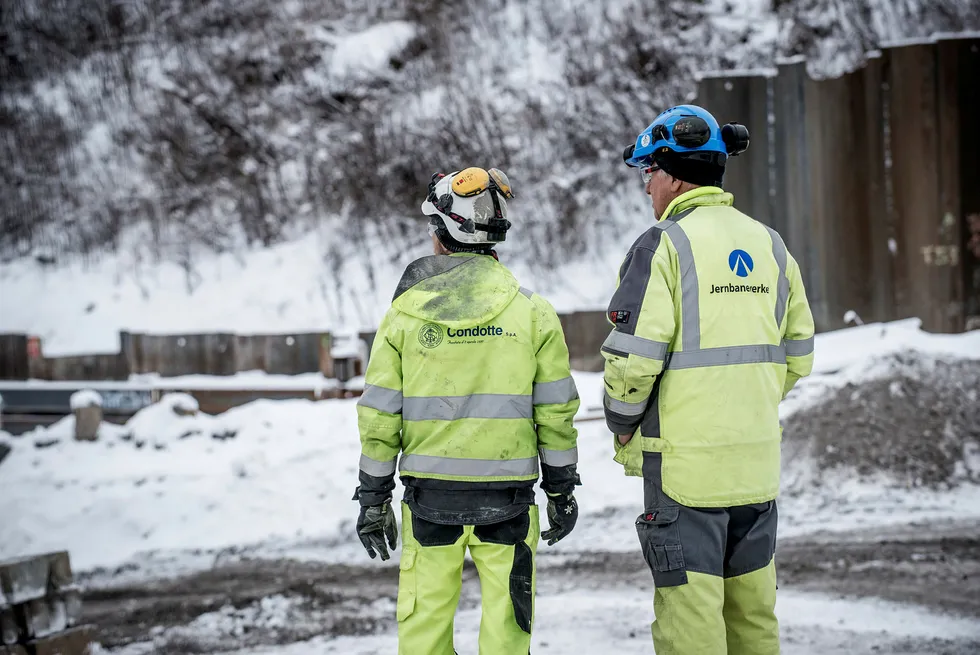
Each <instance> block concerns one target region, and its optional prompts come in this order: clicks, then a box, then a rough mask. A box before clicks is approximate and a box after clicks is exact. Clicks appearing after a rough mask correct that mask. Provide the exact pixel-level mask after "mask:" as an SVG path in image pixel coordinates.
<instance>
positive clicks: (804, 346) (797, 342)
mask: <svg viewBox="0 0 980 655" xmlns="http://www.w3.org/2000/svg"><path fill="white" fill-rule="evenodd" d="M783 344H784V345H785V346H786V356H787V357H805V356H806V355H810V354H813V337H810V338H809V339H786V340H785V341H784V342H783Z"/></svg>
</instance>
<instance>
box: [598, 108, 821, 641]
mask: <svg viewBox="0 0 980 655" xmlns="http://www.w3.org/2000/svg"><path fill="white" fill-rule="evenodd" d="M748 142H749V135H748V131H747V130H746V129H745V127H744V126H741V125H737V124H734V123H732V124H728V125H725V126H724V127H722V126H719V124H718V122H717V121H716V120H715V119H714V117H712V115H711V114H710V113H708V112H707V111H705V110H704V109H702V108H701V107H696V106H692V105H684V106H679V107H674V108H672V109H668V110H667V111H665V112H664V113H662V114H661V115H660V116H658V117H657V119H656V120H655V121H654V122H653V123H652V124H651V125H650V126H649V127H647V128H646V129H645V130H643V132H641V133H640V135H639V136H638V137H637V138H636V142H635V143H634V144H633V145H632V146H630V147H628V148H627V149H626V152H625V153H624V159H625V161H626V164H627V165H628V166H630V167H633V168H639V169H640V174H641V176H642V179H643V183H644V185H645V189H646V193H647V195H648V196H650V199H651V201H652V204H653V209H654V211H655V212H656V218H657V222H656V223H655V224H654V225H653V227H651V228H650V229H649V230H647V231H646V232H644V233H643V234H642V235H641V236H640V237H639V238H638V239H637V240H636V241H635V242H634V243H633V246H632V247H631V248H630V250H629V252H628V253H627V255H626V257H625V260H624V261H623V264H622V267H621V269H620V271H619V279H618V286H617V289H616V292H615V293H614V295H613V297H612V300H611V301H610V303H609V308H608V319H609V321H610V323H611V324H612V325H613V330H612V332H611V333H610V334H609V337H608V338H607V339H606V341H605V343H604V344H603V346H602V354H603V357H604V358H605V372H604V382H605V399H604V409H605V416H606V424H607V426H608V427H609V429H610V431H612V433H613V434H614V435H615V438H614V439H613V443H614V448H615V451H616V454H615V459H616V461H617V462H619V463H621V464H623V465H624V467H625V472H626V474H627V475H634V476H642V477H643V482H644V485H643V486H644V503H645V511H644V513H643V514H641V515H640V516H639V517H638V518H637V519H636V530H637V533H638V535H639V539H640V545H641V548H642V550H643V555H644V557H645V559H646V561H647V563H648V565H649V567H650V569H651V571H652V572H653V580H654V585H655V588H656V591H655V595H654V613H655V620H654V622H653V624H652V633H653V642H654V649H655V651H656V652H657V653H658V655H671V654H683V655H689V654H691V653H698V654H701V655H721V654H725V653H728V654H730V655H738V654H743V653H744V654H747V653H752V654H753V655H769V654H772V653H778V652H779V625H778V623H777V620H776V615H775V612H774V608H775V602H776V569H775V561H774V554H775V545H776V496H777V493H778V491H779V473H780V461H779V449H780V446H779V444H780V438H781V432H782V431H781V428H780V425H779V414H778V406H779V402H780V400H781V399H783V398H784V397H785V396H786V394H787V393H788V392H789V390H790V389H792V388H793V385H794V384H795V383H796V381H797V380H799V379H800V378H802V377H804V376H806V375H809V373H810V370H811V367H812V362H813V317H812V315H811V313H810V309H809V306H808V304H807V299H806V293H805V291H804V289H803V282H802V280H801V278H800V269H799V267H798V266H797V263H796V261H795V260H794V259H793V257H792V255H790V253H789V252H788V251H787V249H786V246H785V244H784V243H783V240H782V238H780V236H779V234H778V233H777V232H776V231H775V230H773V229H772V228H770V227H768V226H766V225H764V224H762V223H759V222H757V221H755V220H753V219H752V218H750V217H748V216H746V215H745V214H743V213H741V212H740V211H738V210H737V209H735V208H734V207H733V206H732V203H733V197H732V195H731V194H730V193H726V192H724V191H723V190H722V188H721V184H722V179H723V176H724V172H725V164H726V162H727V159H728V157H729V156H733V155H737V154H740V153H741V152H743V151H744V150H745V149H746V148H747V147H748Z"/></svg>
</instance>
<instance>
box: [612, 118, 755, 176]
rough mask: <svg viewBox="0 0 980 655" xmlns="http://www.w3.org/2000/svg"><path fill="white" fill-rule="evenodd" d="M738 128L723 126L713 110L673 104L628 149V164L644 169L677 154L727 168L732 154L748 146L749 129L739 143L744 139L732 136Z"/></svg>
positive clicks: (626, 159) (625, 153)
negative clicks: (659, 156)
mask: <svg viewBox="0 0 980 655" xmlns="http://www.w3.org/2000/svg"><path fill="white" fill-rule="evenodd" d="M737 127H738V128H741V129H742V130H745V128H744V127H742V126H737ZM735 129H736V128H735V126H734V124H732V125H726V126H725V127H724V128H722V127H721V126H720V125H719V124H718V121H717V120H715V117H714V116H712V115H711V113H710V112H708V111H707V110H706V109H704V108H702V107H698V106H697V105H679V106H677V107H671V108H670V109H668V110H667V111H665V112H663V113H662V114H660V115H659V116H657V118H656V120H654V121H653V122H652V123H651V124H650V125H649V126H648V127H647V128H646V129H645V130H643V131H642V132H640V134H639V136H637V137H636V142H635V143H634V144H633V145H632V146H629V147H627V148H626V151H625V152H624V153H623V160H624V161H625V162H626V165H627V166H630V167H633V168H642V167H646V166H650V165H651V164H653V162H654V159H655V158H656V157H657V156H658V155H666V154H668V153H673V154H674V155H677V156H679V157H680V158H683V159H686V160H697V161H703V162H705V163H709V164H714V165H715V166H721V167H724V165H725V162H726V161H727V160H728V156H729V155H737V154H740V153H741V152H743V151H744V150H745V148H746V147H748V131H747V130H746V131H745V139H744V144H742V143H736V141H740V139H737V138H736V139H733V138H732V137H733V136H735V135H734V134H733V132H734V131H735ZM726 130H727V131H728V132H729V133H728V134H725V132H726ZM739 136H740V135H739ZM726 137H728V138H727V139H726Z"/></svg>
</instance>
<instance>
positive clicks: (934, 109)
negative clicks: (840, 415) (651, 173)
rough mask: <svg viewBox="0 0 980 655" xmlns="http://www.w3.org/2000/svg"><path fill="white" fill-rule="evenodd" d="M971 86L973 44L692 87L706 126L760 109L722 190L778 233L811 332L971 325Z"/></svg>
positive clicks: (976, 218)
mask: <svg viewBox="0 0 980 655" xmlns="http://www.w3.org/2000/svg"><path fill="white" fill-rule="evenodd" d="M978 80H980V40H978V39H952V40H940V41H938V42H937V43H932V44H923V45H914V46H902V47H896V48H889V49H885V50H884V51H883V52H882V53H881V54H880V56H877V57H873V58H871V59H869V60H868V61H867V62H866V65H865V66H864V67H863V68H861V69H860V70H857V71H855V72H853V73H850V74H848V75H845V76H843V77H840V78H835V79H826V80H814V79H811V78H810V77H809V76H808V75H807V74H806V69H805V62H803V61H795V62H788V63H786V64H784V65H781V66H779V67H778V69H777V72H776V75H775V77H769V76H765V75H760V76H758V77H755V78H740V77H734V78H733V77H718V78H706V79H703V80H702V81H701V83H700V87H699V92H698V98H699V102H700V103H701V104H703V105H704V106H705V107H706V108H707V109H709V110H710V111H712V112H713V113H716V115H717V117H718V118H719V120H723V121H724V120H729V115H728V114H731V115H732V118H734V119H736V120H739V121H742V122H749V121H751V120H753V119H752V116H753V115H756V118H755V119H754V120H755V122H756V124H757V125H758V123H759V120H760V119H759V118H758V116H757V114H758V113H759V109H758V108H759V107H763V106H769V107H771V108H772V114H773V121H772V122H773V124H772V126H771V130H770V131H769V132H767V135H768V134H771V135H772V138H771V139H766V140H765V145H764V146H763V147H762V148H760V150H763V151H764V152H763V153H759V157H758V158H756V159H751V160H749V161H751V164H750V165H749V166H747V167H745V168H742V169H735V168H733V169H732V171H731V174H730V175H729V176H727V177H726V187H727V188H728V189H729V190H731V191H733V192H734V193H735V194H736V198H738V197H739V195H742V196H743V197H746V198H749V202H748V203H737V205H739V207H740V208H741V209H743V210H744V211H746V213H749V214H751V215H753V216H754V217H755V218H758V219H760V220H763V221H764V222H767V223H769V224H770V225H772V226H773V227H775V228H776V229H777V230H778V231H779V232H780V234H782V235H783V238H784V239H785V241H786V243H787V247H788V248H789V250H790V251H791V252H792V253H793V255H794V257H795V258H796V259H797V261H798V262H799V264H800V269H801V272H802V274H803V279H804V283H805V285H806V288H807V294H808V299H809V301H810V305H811V308H812V310H813V313H814V319H815V321H816V323H817V329H818V330H819V331H825V330H830V329H836V328H839V327H843V326H844V325H845V322H844V315H845V312H847V311H848V310H853V311H855V312H857V314H858V315H859V316H860V318H861V319H862V320H863V321H865V322H868V321H884V320H892V319H895V318H902V317H908V316H918V317H920V318H921V319H922V321H923V327H924V329H926V330H930V331H934V332H954V331H961V330H963V329H964V328H965V327H966V319H965V317H966V315H970V316H973V317H975V318H973V319H972V320H971V325H974V326H980V234H978V236H977V237H975V238H974V242H973V243H974V244H975V245H974V250H976V252H971V251H970V250H969V249H968V247H967V244H968V243H969V241H970V238H971V236H972V235H973V232H971V228H970V227H969V226H970V220H971V218H970V217H971V216H972V217H973V218H972V220H973V225H974V226H975V227H974V228H972V229H973V230H974V231H976V232H980V184H977V181H978V180H980V128H978V125H977V124H978V121H977V120H975V119H972V117H973V116H976V115H977V112H976V107H977V106H980V91H978V84H977V81H978ZM750 130H752V125H751V124H750ZM758 131H759V128H758V127H756V129H755V130H753V137H754V136H755V134H756V133H757V132H758ZM757 146H759V143H758V141H757V140H756V139H754V138H753V144H752V147H753V148H754V147H757ZM766 149H768V154H769V157H768V158H767V162H766V165H765V166H762V164H761V163H760V159H761V155H764V154H766V153H765V150H766ZM749 152H752V148H750V151H749ZM747 154H748V153H747ZM736 162H738V160H732V164H733V165H734V164H735V163H736ZM746 176H749V178H751V179H747V177H746ZM767 183H768V184H769V185H770V187H771V194H770V200H769V202H768V204H767V203H766V202H764V201H763V200H762V199H761V196H760V193H759V189H761V188H762V187H763V186H764V185H765V184H767Z"/></svg>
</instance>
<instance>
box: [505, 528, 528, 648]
mask: <svg viewBox="0 0 980 655" xmlns="http://www.w3.org/2000/svg"><path fill="white" fill-rule="evenodd" d="M533 574H534V561H533V555H532V554H531V549H530V547H529V546H528V545H527V544H526V543H524V542H523V541H522V542H520V543H518V544H516V545H515V546H514V566H513V567H512V568H511V570H510V601H511V603H512V604H513V605H514V619H515V620H516V621H517V625H518V626H519V627H520V629H521V630H523V631H524V632H526V633H528V634H531V613H532V612H531V607H532V603H533V600H534V598H533V596H534V594H533V587H532V582H531V577H532V575H533Z"/></svg>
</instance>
